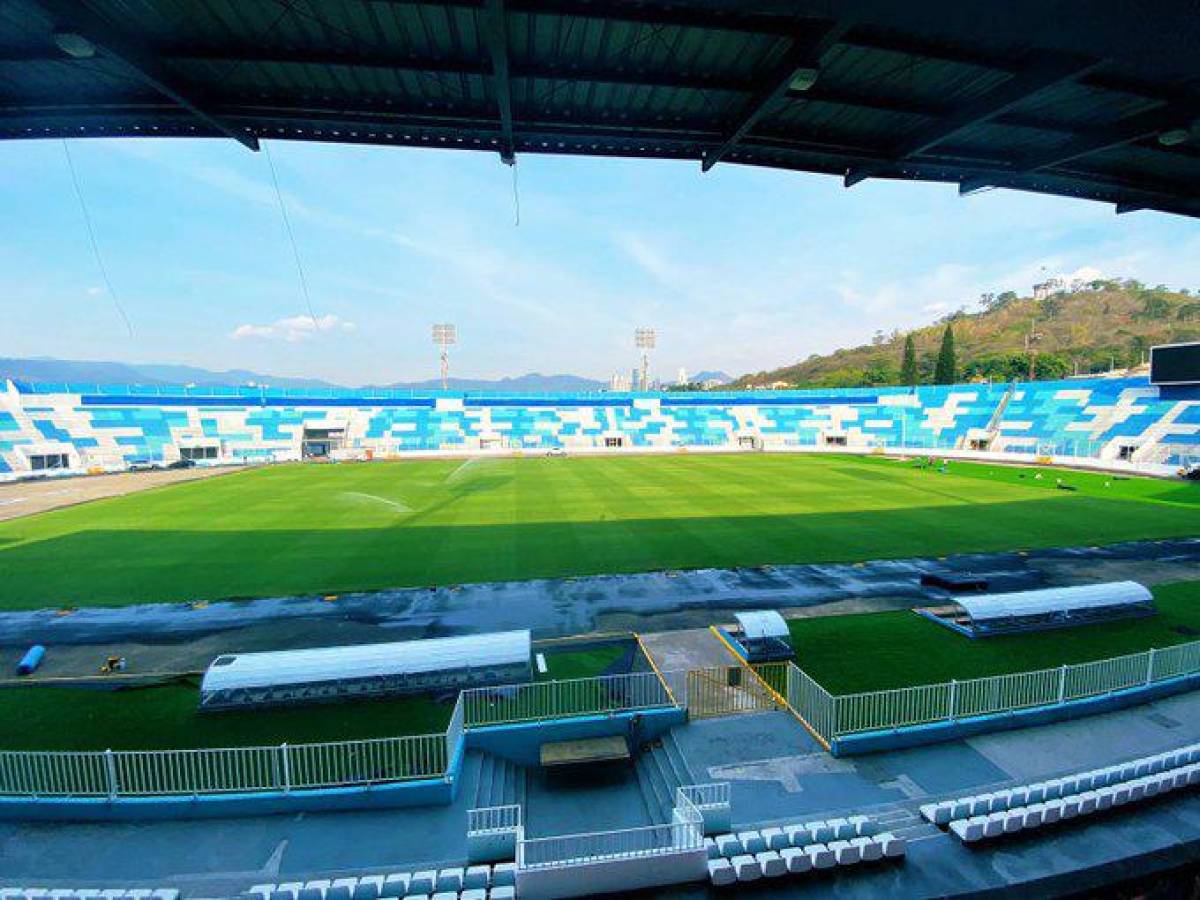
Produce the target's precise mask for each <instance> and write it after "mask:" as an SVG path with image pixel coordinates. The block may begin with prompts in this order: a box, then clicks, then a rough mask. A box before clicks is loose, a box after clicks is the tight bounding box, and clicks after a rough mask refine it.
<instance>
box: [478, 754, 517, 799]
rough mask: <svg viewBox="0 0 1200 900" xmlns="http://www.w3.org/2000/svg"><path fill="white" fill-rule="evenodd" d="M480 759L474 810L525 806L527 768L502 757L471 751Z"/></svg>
mask: <svg viewBox="0 0 1200 900" xmlns="http://www.w3.org/2000/svg"><path fill="white" fill-rule="evenodd" d="M471 755H473V756H478V757H479V763H478V764H479V777H478V779H476V782H475V798H474V800H473V802H472V803H471V806H472V807H473V808H476V809H477V808H479V807H484V806H508V805H509V804H513V803H515V804H519V805H520V806H521V807H522V808H524V806H525V795H526V786H525V776H526V772H525V767H524V766H519V765H517V764H516V763H513V762H509V761H508V760H507V759H505V758H504V757H502V756H495V755H494V754H491V753H484V752H481V751H471Z"/></svg>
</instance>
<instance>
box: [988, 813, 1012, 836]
mask: <svg viewBox="0 0 1200 900" xmlns="http://www.w3.org/2000/svg"><path fill="white" fill-rule="evenodd" d="M1006 815H1008V814H1007V813H1002V812H994V813H988V814H987V815H986V816H984V817H983V836H984V837H985V838H993V837H999V836H1000V835H1002V834H1004V817H1005V816H1006Z"/></svg>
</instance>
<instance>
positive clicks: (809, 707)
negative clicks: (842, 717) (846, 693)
mask: <svg viewBox="0 0 1200 900" xmlns="http://www.w3.org/2000/svg"><path fill="white" fill-rule="evenodd" d="M785 686H786V691H785V692H784V698H785V699H786V700H787V702H788V706H790V707H791V708H792V711H793V712H794V713H796V714H797V715H798V716H799V717H800V718H801V719H803V720H804V721H805V722H806V723H807V724H808V727H809V728H811V729H812V730H813V731H815V732H816V733H817V734H819V735H821V736H822V737H823V738H826V739H828V738H829V737H830V736H831V735H832V734H833V728H834V722H835V720H836V716H837V707H836V704H835V701H834V698H833V695H831V694H830V693H829V691H827V690H825V688H823V687H821V685H819V684H817V682H816V681H815V680H813V679H812V678H811V677H810V676H809V675H808V673H807V672H805V671H803V670H802V669H800V668H798V667H797V666H796V664H795V663H788V668H787V682H786V685H785Z"/></svg>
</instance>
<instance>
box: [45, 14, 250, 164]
mask: <svg viewBox="0 0 1200 900" xmlns="http://www.w3.org/2000/svg"><path fill="white" fill-rule="evenodd" d="M36 2H37V3H39V4H40V5H41V7H42V8H43V9H44V10H45V11H46V12H47V14H48V15H49V16H50V18H51V20H52V21H53V22H54V24H55V26H56V27H58V28H59V29H61V30H63V31H70V32H74V33H76V34H79V35H81V36H82V37H84V38H86V39H87V40H88V41H89V42H90V43H91V44H92V45H94V46H95V48H96V49H97V50H98V51H99V52H101V53H103V54H104V55H105V56H107V57H109V58H110V59H114V60H116V61H117V62H119V63H120V64H121V65H122V66H123V67H124V68H125V69H127V70H129V71H130V72H131V73H132V74H133V75H135V76H136V77H137V78H138V80H140V81H142V82H144V83H145V84H147V85H149V86H150V87H152V88H153V89H154V90H155V91H157V92H158V93H160V94H162V95H163V96H164V97H166V98H168V99H169V100H171V102H173V103H175V104H176V105H177V106H179V107H181V108H183V109H185V110H187V111H188V112H189V113H191V114H192V115H193V116H195V117H196V118H197V119H199V120H201V121H202V122H204V123H205V124H206V125H208V126H209V127H210V128H212V129H213V130H215V131H217V132H218V133H220V134H224V135H225V136H226V137H231V138H233V139H234V140H235V141H237V142H238V143H239V144H241V145H242V146H244V147H246V148H248V149H250V150H255V151H257V150H258V138H257V137H255V136H254V134H253V133H252V132H249V131H246V130H243V129H238V128H234V127H233V126H231V125H229V124H228V123H226V122H223V121H222V120H221V119H220V118H219V117H217V116H214V115H212V114H211V113H210V112H209V111H208V110H207V109H206V108H205V105H204V104H203V102H201V101H200V99H199V98H198V97H197V96H196V95H195V94H194V93H193V91H192V90H191V89H190V88H189V87H188V86H186V85H184V84H182V83H180V82H179V80H178V79H177V78H175V77H174V76H173V75H172V74H171V73H170V72H169V71H168V70H167V69H166V67H164V66H163V64H162V62H161V61H159V60H158V59H156V58H155V57H154V56H152V55H150V54H148V53H146V52H144V51H143V50H142V49H141V48H139V47H138V45H137V42H136V41H135V40H134V39H132V38H130V37H127V36H126V35H124V34H122V33H121V32H120V31H118V30H117V29H115V28H113V27H112V26H110V25H109V24H108V23H107V22H105V21H104V20H103V19H101V18H100V17H99V16H97V15H95V14H94V13H93V12H91V11H90V10H89V9H88V8H87V7H86V6H84V5H83V4H82V3H75V2H71V0H36Z"/></svg>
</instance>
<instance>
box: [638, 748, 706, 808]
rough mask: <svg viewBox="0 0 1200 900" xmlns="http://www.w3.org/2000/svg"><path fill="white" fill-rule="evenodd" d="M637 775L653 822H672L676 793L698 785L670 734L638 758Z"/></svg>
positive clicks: (639, 787) (643, 799) (643, 801)
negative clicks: (688, 786) (685, 787)
mask: <svg viewBox="0 0 1200 900" xmlns="http://www.w3.org/2000/svg"><path fill="white" fill-rule="evenodd" d="M634 774H635V775H636V776H637V784H638V790H639V791H640V793H641V795H642V803H643V804H644V805H645V807H646V814H647V815H648V816H649V817H650V821H651V822H670V821H671V816H672V811H673V810H674V808H675V789H676V788H678V787H680V786H681V785H685V784H695V783H696V779H695V777H694V776H693V775H692V771H691V769H690V768H689V767H688V764H687V760H686V759H684V756H683V751H682V750H680V749H679V744H678V743H677V742H676V740H675V735H674V733H673V732H671V731H668V732H667V733H666V734H664V735H663V736H662V738H661V740H659V741H657V742H655V743H654V744H652V745H651V746H650V747H648V748H647V749H646V750H645V751H644V752H642V753H639V754H638V755H637V758H636V760H635V762H634Z"/></svg>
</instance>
